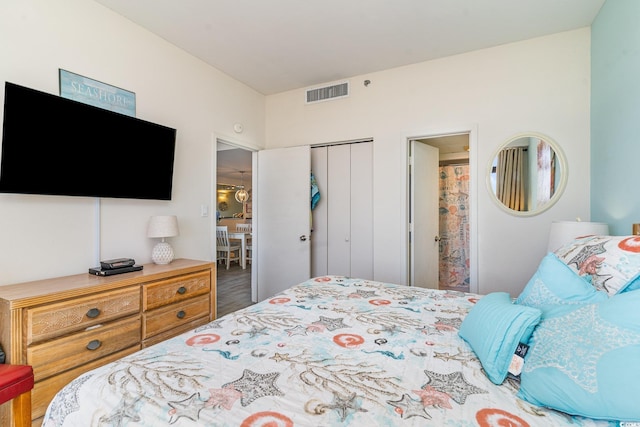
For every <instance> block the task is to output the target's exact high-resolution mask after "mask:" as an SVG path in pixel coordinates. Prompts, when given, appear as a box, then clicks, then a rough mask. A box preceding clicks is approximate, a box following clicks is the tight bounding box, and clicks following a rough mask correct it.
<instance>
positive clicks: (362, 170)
mask: <svg viewBox="0 0 640 427" xmlns="http://www.w3.org/2000/svg"><path fill="white" fill-rule="evenodd" d="M350 256H351V276H352V277H361V278H363V279H373V143H372V142H362V143H359V144H351V255H350Z"/></svg>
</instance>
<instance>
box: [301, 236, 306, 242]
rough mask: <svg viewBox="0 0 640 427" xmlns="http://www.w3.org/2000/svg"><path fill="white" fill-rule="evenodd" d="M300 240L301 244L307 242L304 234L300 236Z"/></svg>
mask: <svg viewBox="0 0 640 427" xmlns="http://www.w3.org/2000/svg"><path fill="white" fill-rule="evenodd" d="M300 240H301V241H303V242H306V241H307V236H305V235H304V234H303V235H302V236H300Z"/></svg>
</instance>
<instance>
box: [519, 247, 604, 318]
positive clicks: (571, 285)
mask: <svg viewBox="0 0 640 427" xmlns="http://www.w3.org/2000/svg"><path fill="white" fill-rule="evenodd" d="M607 298H608V296H607V294H606V292H604V291H597V290H596V289H595V288H594V287H593V286H591V285H590V284H589V283H587V282H586V281H585V280H584V279H582V278H580V276H578V274H577V273H576V272H575V271H573V270H572V269H571V268H569V267H568V266H567V265H566V264H565V263H563V262H562V261H560V260H559V259H558V257H557V256H556V255H555V254H553V253H548V254H547V256H545V257H544V258H543V259H542V261H541V262H540V265H538V269H537V270H536V272H535V273H534V274H533V276H532V277H531V279H530V280H529V282H528V283H527V286H525V288H524V290H523V291H522V293H521V294H520V295H519V296H518V298H516V301H515V302H516V304H520V305H526V306H529V307H535V308H538V309H540V310H541V311H542V317H544V316H545V315H546V313H547V311H549V310H552V309H556V310H559V309H562V310H573V308H574V307H575V306H576V305H582V304H589V303H593V302H597V301H603V300H606V299H607Z"/></svg>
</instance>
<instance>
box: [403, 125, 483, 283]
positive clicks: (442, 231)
mask: <svg viewBox="0 0 640 427" xmlns="http://www.w3.org/2000/svg"><path fill="white" fill-rule="evenodd" d="M408 142H409V150H408V153H409V156H410V159H409V165H410V167H409V189H410V191H409V212H410V215H409V233H410V236H409V243H410V244H409V283H410V284H411V285H413V286H422V287H427V288H432V289H450V290H458V291H466V292H468V291H469V290H470V282H471V275H472V274H471V262H472V256H471V232H470V229H471V209H470V204H471V197H470V195H471V182H470V181H471V176H472V175H471V171H470V162H469V146H470V134H469V133H468V132H463V133H456V134H446V135H437V136H425V137H420V138H412V139H410V140H409V141H408Z"/></svg>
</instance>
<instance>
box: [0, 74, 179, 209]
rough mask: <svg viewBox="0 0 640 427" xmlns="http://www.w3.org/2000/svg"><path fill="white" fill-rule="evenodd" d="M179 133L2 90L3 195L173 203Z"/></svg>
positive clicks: (10, 86)
mask: <svg viewBox="0 0 640 427" xmlns="http://www.w3.org/2000/svg"><path fill="white" fill-rule="evenodd" d="M175 143H176V130H175V129H172V128H170V127H166V126H163V125H159V124H155V123H151V122H148V121H144V120H141V119H138V118H135V117H130V116H127V115H124V114H120V113H115V112H112V111H109V110H104V109H102V108H98V107H94V106H91V105H87V104H83V103H81V102H77V101H73V100H70V99H67V98H62V97H60V96H57V95H51V94H48V93H45V92H40V91H37V90H34V89H30V88H26V87H23V86H19V85H17V84H14V83H10V82H6V83H5V93H4V121H3V127H2V151H1V156H2V157H1V159H0V193H18V194H42V195H61V196H86V197H108V198H128V199H153V200H171V189H172V185H173V163H174V153H175Z"/></svg>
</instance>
